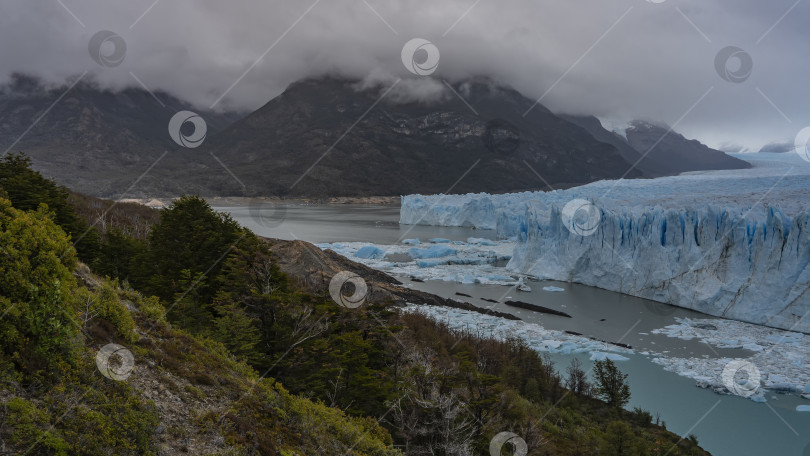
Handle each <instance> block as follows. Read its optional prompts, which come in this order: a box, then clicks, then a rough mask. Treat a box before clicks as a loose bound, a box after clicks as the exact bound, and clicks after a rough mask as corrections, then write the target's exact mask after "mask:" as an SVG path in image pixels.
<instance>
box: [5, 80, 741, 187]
mask: <svg viewBox="0 0 810 456" xmlns="http://www.w3.org/2000/svg"><path fill="white" fill-rule="evenodd" d="M418 82H419V80H405V81H401V83H400V84H398V85H397V86H396V87H393V88H391V85H392V84H393V81H392V82H390V83H387V84H383V83H376V84H369V83H368V82H362V81H358V80H350V79H342V78H335V77H322V78H315V79H306V80H301V81H298V82H296V83H293V84H291V85H290V86H289V87H288V88H287V89H286V90H285V91H284V92H283V93H282V94H281V95H279V96H277V97H275V98H273V99H272V100H270V101H269V102H268V103H267V104H265V105H264V106H262V107H261V108H259V109H258V110H256V111H254V112H252V113H250V114H247V115H239V114H234V113H225V114H223V113H216V112H209V111H205V110H200V109H194V108H192V107H191V106H190V105H189V104H188V103H185V102H183V101H182V100H179V99H177V98H174V97H172V96H171V95H168V94H166V93H163V92H155V93H154V94H152V93H150V92H148V91H146V90H142V89H136V88H130V89H125V90H122V91H120V92H111V91H106V90H101V89H99V88H98V87H96V86H95V85H94V84H93V83H92V82H84V81H83V82H80V83H79V84H77V85H76V86H75V87H73V89H71V90H70V91H68V92H66V93H65V89H66V87H63V88H57V89H47V88H44V87H42V85H41V84H39V82H38V81H37V80H36V79H34V78H30V77H25V76H16V77H15V78H14V79H13V80H12V82H11V83H10V84H8V85H7V86H5V87H3V88H2V89H0V144H2V145H4V147H9V146H10V145H12V144H14V147H13V148H12V149H11V151H12V152H25V153H27V154H28V155H30V156H31V157H32V159H33V163H34V166H35V167H36V168H37V169H39V170H41V171H42V172H43V173H44V174H45V175H47V176H50V177H52V178H54V179H55V180H57V181H58V182H60V183H62V184H65V185H67V186H68V187H70V188H73V189H76V190H78V191H81V192H84V193H89V194H92V195H98V196H105V197H113V198H119V197H155V196H157V197H166V196H177V195H180V194H201V195H205V196H260V195H261V196H268V195H278V196H294V197H333V196H370V195H379V196H386V195H401V194H410V193H443V192H452V193H464V192H481V191H485V192H493V193H498V192H511V191H522V190H542V189H546V188H550V187H553V188H564V187H570V186H573V185H579V184H584V183H588V182H592V181H595V180H600V179H615V178H619V177H627V178H638V177H652V176H657V175H664V174H672V173H675V172H680V170H679V169H680V168H677V167H675V166H673V165H672V164H671V163H669V161H667V160H668V159H667V157H666V156H667V155H668V154H671V155H673V156H675V157H677V158H674V159H672V160H674V161H676V162H682V163H680V165H683V163H687V162H696V163H697V162H699V163H700V164H699V165H695V166H692V168H695V167H700V166H709V167H710V166H717V165H716V163H715V162H714V161H713V160H715V159H717V160H720V161H723V163H724V166H729V167H745V165H747V163H745V162H742V161H740V160H736V159H732V158H731V157H728V156H726V155H724V154H722V153H721V152H718V151H713V150H711V149H708V148H706V147H705V146H703V145H701V144H700V143H698V142H697V141H692V142H690V141H688V140H686V139H685V138H683V137H682V136H680V135H677V134H676V133H674V132H672V133H669V134H668V135H666V138H664V140H662V141H661V142H660V145H658V146H657V147H656V148H655V150H654V151H653V152H652V153H650V154H649V156H648V157H646V158H645V159H644V160H642V161H641V162H640V163H639V165H638V166H636V167H633V166H632V165H633V164H635V163H636V161H638V158H639V157H640V156H641V154H640V153H639V152H638V147H640V145H643V144H644V143H645V141H647V142H649V139H648V138H651V137H652V136H654V135H656V134H658V133H661V132H660V131H656V130H654V129H652V128H648V127H645V126H643V125H639V126H638V127H637V130H635V131H633V132H632V133H631V134H630V135H629V136H628V140H627V141H625V140H624V138H621V137H620V136H618V135H616V134H614V133H612V132H608V131H607V130H605V129H604V128H602V126H601V123H599V121H598V120H597V119H596V118H573V117H571V116H558V115H555V114H554V113H552V112H551V111H549V110H548V109H547V108H545V107H544V106H542V105H540V104H537V105H535V103H534V102H533V100H530V99H528V98H526V97H524V96H523V95H521V94H520V93H519V92H517V91H515V90H513V89H511V88H507V87H503V86H501V85H499V84H497V83H496V82H494V81H491V80H488V79H473V80H467V81H462V82H457V83H453V84H450V83H448V82H446V81H437V80H428V81H427V82H426V84H428V85H427V86H426V87H429V88H430V89H431V90H432V94H431V96H427V95H425V93H421V94H420V93H419V90H416V91H414V88H413V87H414V84H416V83H418ZM422 82H425V80H422ZM430 84H432V86H431V85H430ZM437 87H438V90H437V89H436V88H437ZM389 90H390V92H387V91H389ZM409 90H410V91H412V93H409ZM63 94H64V97H63V98H62V99H61V100H60V101H59V102H58V103H55V101H56V100H57V99H58V97H59V96H62V95H63ZM414 94H415V95H414ZM533 105H534V107H533V108H532V106H533ZM530 108H531V109H530ZM179 110H192V111H195V112H197V113H198V114H199V115H200V116H202V117H203V118H204V119H205V121H206V123H207V125H208V137H207V138H206V139H205V141H204V142H203V144H202V146H201V147H199V148H195V149H183V148H181V147H179V146H177V145H176V144H175V143H174V142H173V141H172V140H171V138H170V137H169V134H168V131H167V126H168V122H169V119H170V118H171V116H172V115H174V114H175V113H176V112H177V111H179ZM524 114H525V115H524ZM37 119H40V120H39V122H38V123H36V125H35V126H34V127H33V128H31V129H30V131H28V132H27V133H26V134H24V135H23V133H24V132H25V131H26V129H28V128H29V127H30V126H31V125H33V124H34V123H35V121H36V120H37ZM663 133H666V130H664V131H663ZM663 133H662V134H663ZM20 136H22V139H21V140H20V141H19V142H18V143H16V144H15V143H14V142H15V141H16V140H17V139H18V138H19V137H20ZM659 137H660V136H659ZM630 138H632V140H630ZM657 139H658V138H656V140H657ZM696 154H697V155H696ZM700 154H705V155H707V156H708V155H711V156H712V157H714V158H712V160H704V159H703V158H702V157H699V155H700ZM717 154H719V156H716V155H717ZM715 156H716V157H715ZM698 159H700V160H698ZM727 159H728V163H726V161H727ZM672 160H670V161H672ZM715 161H716V160H715ZM738 162H739V163H738ZM729 163H731V164H729ZM681 167H683V166H681ZM703 169H721V168H716V167H714V168H712V167H710V168H703ZM722 169H725V168H722ZM147 170H148V172H147ZM125 192H126V193H125Z"/></svg>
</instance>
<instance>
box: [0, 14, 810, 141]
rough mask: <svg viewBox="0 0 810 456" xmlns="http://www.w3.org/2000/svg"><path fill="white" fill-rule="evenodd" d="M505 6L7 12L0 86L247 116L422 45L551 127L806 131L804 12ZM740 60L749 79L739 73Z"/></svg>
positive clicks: (703, 136) (396, 60)
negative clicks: (498, 88) (103, 61)
mask: <svg viewBox="0 0 810 456" xmlns="http://www.w3.org/2000/svg"><path fill="white" fill-rule="evenodd" d="M508 3H509V5H508V6H509V7H508V8H507V7H505V6H506V5H504V3H503V2H496V1H493V0H479V1H468V0H447V1H443V2H440V3H436V2H429V1H426V0H404V1H398V2H382V1H380V0H359V1H355V0H337V1H329V2H325V1H320V0H316V1H309V0H307V1H292V0H280V1H276V2H260V1H256V0H235V1H231V2H218V1H214V0H202V1H191V0H174V1H160V0H158V1H152V0H148V1H147V0H144V1H135V2H120V3H115V4H111V3H109V2H102V1H99V0H92V1H81V2H79V1H77V0H64V1H62V2H30V1H26V0H6V1H4V2H3V6H2V10H3V14H0V42H2V43H3V44H2V45H0V49H2V51H1V53H0V57H1V58H0V62H2V63H0V79H2V80H3V81H5V80H8V78H9V77H10V75H11V74H12V73H14V72H23V73H30V74H34V75H38V76H40V77H42V78H44V79H45V80H46V81H49V82H52V83H63V82H64V81H65V79H66V78H69V77H76V76H79V75H82V74H85V72H87V73H86V74H85V76H84V77H87V78H95V79H96V80H97V81H99V83H100V84H101V85H102V86H105V87H114V88H123V87H128V86H135V87H140V86H146V87H148V88H150V89H161V90H165V91H167V92H169V93H171V94H173V95H175V96H177V97H179V98H182V99H185V100H188V101H189V102H191V103H193V104H195V105H197V106H199V107H201V108H202V107H205V108H209V107H211V106H212V105H213V106H214V108H218V109H223V110H224V109H229V110H250V109H255V108H258V107H259V106H261V105H263V104H264V103H266V102H267V101H268V100H269V99H270V98H272V97H273V96H275V95H277V94H278V93H280V92H281V91H282V90H283V88H284V87H286V86H287V85H288V84H290V83H292V82H294V81H296V80H300V79H302V78H305V77H316V76H319V75H324V74H335V75H341V76H345V77H353V78H363V77H367V76H368V75H370V74H374V75H376V77H393V78H395V77H404V76H412V75H411V74H410V73H408V72H407V71H406V69H405V68H404V66H403V65H402V62H401V56H400V52H401V50H402V47H403V45H404V44H405V43H406V42H407V41H408V40H410V39H412V38H416V37H418V38H423V39H426V40H429V41H430V42H432V43H433V44H435V45H436V47H437V48H438V49H439V51H440V54H441V59H440V63H439V67H438V71H437V72H436V73H434V74H433V75H432V76H433V77H434V78H436V79H442V78H443V79H447V80H450V81H458V80H461V79H464V78H467V77H471V76H489V77H491V78H493V79H497V80H499V81H502V82H503V83H505V84H509V85H511V86H513V87H515V88H516V89H517V90H519V91H521V92H522V93H524V94H526V95H527V96H528V97H530V98H540V97H542V104H544V105H545V106H548V107H549V108H550V109H552V110H554V111H556V112H563V113H568V114H582V115H585V114H587V115H596V116H598V117H600V118H609V119H616V120H619V121H620V120H631V119H635V118H642V117H643V118H652V119H660V120H662V121H664V122H667V123H668V124H670V125H674V126H676V128H677V129H678V130H679V131H681V132H683V133H684V134H685V135H687V136H688V137H696V138H698V139H700V140H702V141H703V142H706V143H708V144H709V145H714V146H717V145H719V144H720V143H722V142H727V141H733V142H734V143H736V144H741V145H745V146H746V147H749V148H750V149H752V150H758V149H759V148H760V147H761V146H762V145H764V144H766V143H769V142H771V141H773V140H774V138H792V137H794V136H795V135H796V133H797V132H798V131H799V130H800V129H801V128H802V127H804V126H806V125H810V111H808V110H807V109H805V106H806V99H807V95H808V89H807V84H806V82H805V79H806V77H805V75H807V74H808V73H810V61H808V60H807V59H797V58H795V56H797V55H808V51H809V50H810V39H808V38H810V31H808V28H807V27H806V21H804V20H803V18H806V17H808V14H810V4H805V3H800V2H794V0H775V1H774V2H762V1H757V0H742V1H735V2H730V1H726V2H719V1H718V2H712V3H708V2H704V1H700V0H683V1H674V0H667V1H663V0H656V1H642V0H616V1H611V2H605V1H600V0H582V1H578V2H561V1H556V2H532V1H528V0H510V1H509V2H508ZM100 30H109V31H112V32H114V33H116V34H118V35H120V36H121V37H122V38H123V40H124V42H125V43H126V54H125V58H124V60H123V62H122V63H121V64H120V65H119V66H116V67H110V68H103V67H101V66H99V65H97V64H96V63H95V62H93V60H92V59H91V58H90V56H89V55H88V43H89V41H90V40H91V37H93V35H94V34H96V32H98V31H100ZM20 37H25V38H24V39H20ZM107 46H108V47H109V46H110V45H109V43H108V44H107ZM728 46H737V47H739V48H740V49H742V50H743V52H744V53H745V54H740V53H734V52H731V53H730V54H729V53H727V54H725V56H726V57H728V56H729V55H730V56H731V57H729V58H728V59H727V60H728V62H727V63H728V64H727V65H726V66H723V63H724V61H721V62H720V68H719V70H718V68H716V67H717V65H716V62H715V60H716V57H717V56H718V53H720V52H721V50H723V49H724V48H726V47H728ZM107 52H111V49H107ZM720 56H721V57H723V56H724V55H723V54H722V53H721V54H720ZM746 56H750V62H751V64H752V71H751V72H750V76H749V75H748V71H747V68H740V65H743V66H745V65H746V62H745V58H746ZM739 58H742V60H740V59H739ZM720 72H725V73H726V79H731V80H737V81H739V82H736V83H735V82H729V81H727V80H724V79H723V78H722V77H721V75H720ZM738 73H739V74H742V73H744V75H742V76H741V77H738V78H736V79H735V77H733V75H734V74H738ZM729 74H731V75H732V77H728V75H729ZM420 87H422V86H420ZM422 95H423V96H428V95H429V92H428V93H423V94H422Z"/></svg>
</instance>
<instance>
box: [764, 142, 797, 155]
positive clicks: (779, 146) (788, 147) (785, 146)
mask: <svg viewBox="0 0 810 456" xmlns="http://www.w3.org/2000/svg"><path fill="white" fill-rule="evenodd" d="M794 150H796V146H795V144H793V141H773V142H770V143H768V144H765V145H764V146H762V148H761V149H759V152H760V153H770V154H784V153H786V152H793V151H794Z"/></svg>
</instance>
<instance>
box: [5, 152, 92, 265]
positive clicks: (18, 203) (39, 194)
mask: <svg viewBox="0 0 810 456" xmlns="http://www.w3.org/2000/svg"><path fill="white" fill-rule="evenodd" d="M0 188H1V189H2V190H3V191H4V193H5V195H6V197H7V198H8V199H9V200H11V204H12V206H14V207H15V208H17V209H20V210H23V211H35V210H37V209H38V208H39V206H40V204H46V205H47V206H48V210H49V211H51V213H52V214H53V220H54V221H55V222H56V224H57V225H59V226H60V227H62V229H63V230H64V231H65V232H66V233H67V234H69V235H70V238H71V241H72V242H73V243H74V244H75V248H76V251H77V252H78V255H79V259H81V260H82V261H84V262H86V263H91V262H92V261H93V260H94V259H95V258H96V257H97V256H98V254H99V247H100V240H99V233H98V231H97V230H96V229H95V228H92V227H90V226H89V225H88V224H87V222H85V221H84V220H83V219H82V218H80V217H79V216H78V215H76V211H75V210H74V209H73V206H71V205H70V203H69V202H68V191H67V189H66V188H65V187H62V186H61V185H57V184H56V183H55V182H53V181H51V180H48V179H46V178H44V177H43V176H42V174H40V173H39V172H37V171H34V170H33V169H31V160H30V159H29V158H28V157H26V156H25V155H22V154H9V155H6V156H5V157H3V158H2V159H0Z"/></svg>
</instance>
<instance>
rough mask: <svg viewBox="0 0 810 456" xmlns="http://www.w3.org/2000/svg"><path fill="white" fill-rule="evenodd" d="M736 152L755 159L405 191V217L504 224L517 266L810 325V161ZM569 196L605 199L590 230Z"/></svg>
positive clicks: (750, 318)
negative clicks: (572, 180)
mask: <svg viewBox="0 0 810 456" xmlns="http://www.w3.org/2000/svg"><path fill="white" fill-rule="evenodd" d="M737 156H738V157H740V158H743V159H744V160H747V161H749V162H751V163H752V165H753V167H752V168H751V169H749V170H731V171H707V172H694V173H685V174H682V175H679V176H670V177H663V178H657V179H635V180H619V181H599V182H594V183H591V184H588V185H584V186H580V187H574V188H570V189H566V190H557V191H548V192H523V193H516V194H504V195H489V194H467V195H408V196H405V197H403V199H402V210H401V214H400V222H401V223H403V224H424V225H442V226H472V227H476V228H479V229H489V230H497V231H496V232H497V235H498V237H500V238H504V239H511V240H513V241H514V242H515V247H514V252H513V254H512V259H511V260H510V261H509V263H508V265H507V269H509V270H510V271H512V272H515V273H521V274H528V275H532V276H535V277H537V278H539V279H552V280H558V281H568V282H575V283H581V284H585V285H590V286H596V287H599V288H603V289H607V290H611V291H617V292H621V293H625V294H628V295H633V296H638V297H642V298H647V299H650V300H653V301H658V302H663V303H668V304H672V305H676V306H680V307H685V308H690V309H693V310H697V311H700V312H704V313H706V314H709V315H715V316H721V317H726V318H731V319H735V320H740V321H745V322H750V323H755V324H760V325H766V326H772V327H776V328H782V329H789V330H795V331H801V332H810V319H806V318H804V317H805V316H806V315H807V314H808V313H810V291H809V290H808V289H810V266H808V265H810V209H808V204H810V163H807V162H805V161H803V160H802V159H801V158H800V157H799V156H798V155H796V154H747V155H743V154H738V155H737ZM572 200H583V201H587V202H590V203H591V204H592V205H593V206H594V207H596V208H597V209H598V211H597V212H596V214H597V217H598V224H596V225H594V229H593V231H592V232H588V233H586V234H587V235H582V233H577V232H576V230H572V229H571V221H570V220H568V219H566V213H565V208H566V205H567V204H568V203H569V202H571V201H572ZM569 218H570V217H569Z"/></svg>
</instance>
